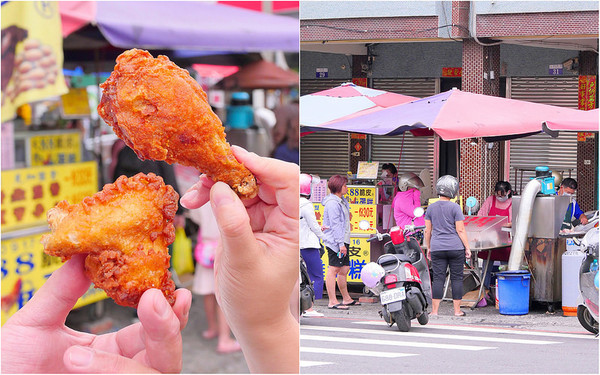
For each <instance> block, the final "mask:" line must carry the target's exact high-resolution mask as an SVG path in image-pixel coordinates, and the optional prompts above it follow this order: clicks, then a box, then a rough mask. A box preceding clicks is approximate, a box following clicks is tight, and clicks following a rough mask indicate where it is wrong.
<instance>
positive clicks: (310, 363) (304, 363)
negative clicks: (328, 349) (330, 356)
mask: <svg viewBox="0 0 600 375" xmlns="http://www.w3.org/2000/svg"><path fill="white" fill-rule="evenodd" d="M332 364H333V362H319V361H300V367H313V366H325V365H332Z"/></svg>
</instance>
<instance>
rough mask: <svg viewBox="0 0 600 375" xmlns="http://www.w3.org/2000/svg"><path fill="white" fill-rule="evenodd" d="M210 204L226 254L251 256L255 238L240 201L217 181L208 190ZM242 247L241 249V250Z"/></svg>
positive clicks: (246, 213) (227, 187)
mask: <svg viewBox="0 0 600 375" xmlns="http://www.w3.org/2000/svg"><path fill="white" fill-rule="evenodd" d="M210 204H211V207H212V211H213V213H214V215H215V219H216V220H217V225H218V227H219V231H220V232H221V241H222V244H223V250H224V252H225V253H226V254H230V253H235V255H236V257H234V258H233V259H236V258H237V259H239V258H238V257H237V256H238V255H240V256H243V257H253V256H254V254H250V253H251V252H252V250H253V249H255V247H254V246H250V245H251V244H253V243H254V242H256V239H255V237H254V233H252V227H251V226H250V218H249V217H248V212H247V211H246V207H244V204H243V203H242V201H241V200H240V199H239V198H238V196H237V195H236V194H235V193H234V192H233V191H232V190H231V188H229V186H227V185H226V184H224V183H222V182H217V183H216V184H215V185H214V186H213V187H212V188H211V190H210ZM242 249H243V251H241V250H242Z"/></svg>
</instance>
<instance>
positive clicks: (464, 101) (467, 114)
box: [309, 89, 599, 141]
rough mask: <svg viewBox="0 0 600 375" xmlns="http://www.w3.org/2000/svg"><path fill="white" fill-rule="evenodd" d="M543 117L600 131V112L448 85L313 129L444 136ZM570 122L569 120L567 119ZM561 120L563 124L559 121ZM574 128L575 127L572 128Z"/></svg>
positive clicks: (529, 123) (506, 130)
mask: <svg viewBox="0 0 600 375" xmlns="http://www.w3.org/2000/svg"><path fill="white" fill-rule="evenodd" d="M544 122H550V123H551V124H564V125H565V126H571V127H574V126H575V124H577V127H581V129H579V130H584V129H596V130H595V131H598V126H599V125H598V122H599V119H598V112H597V111H596V113H594V111H580V110H576V109H571V108H564V107H557V106H551V105H545V104H539V103H532V102H526V101H521V100H514V99H506V98H500V97H496V96H488V95H481V94H474V93H469V92H463V91H460V90H456V89H454V90H450V91H446V92H443V93H441V94H437V95H433V96H430V97H427V98H423V99H419V100H416V101H412V102H410V103H405V104H400V105H396V106H393V107H389V108H387V109H384V110H380V111H377V112H374V113H369V114H366V115H364V116H358V117H354V118H351V119H347V120H344V121H339V122H336V123H335V124H326V125H323V126H320V127H316V126H313V127H310V128H309V129H310V130H313V131H314V130H341V131H348V132H358V133H365V134H375V135H396V134H400V133H403V132H404V131H406V130H411V129H414V128H429V129H432V130H433V131H434V132H435V133H437V134H438V135H439V136H440V137H441V138H442V139H444V140H446V141H450V140H457V139H464V138H473V137H483V138H488V139H489V138H492V139H494V138H504V139H506V137H509V138H510V137H513V138H514V137H519V136H527V135H532V134H536V133H539V132H541V131H542V130H543V129H542V126H543V123H544ZM568 124H571V125H568ZM555 126H562V125H555ZM571 130H573V129H571Z"/></svg>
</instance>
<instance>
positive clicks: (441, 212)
mask: <svg viewBox="0 0 600 375" xmlns="http://www.w3.org/2000/svg"><path fill="white" fill-rule="evenodd" d="M435 188H436V191H437V194H438V195H439V197H440V199H439V200H438V201H437V202H434V203H432V204H431V205H429V207H428V208H427V212H426V213H425V246H427V249H428V251H427V258H428V259H429V260H430V261H431V265H432V268H433V288H432V289H433V293H432V294H433V300H432V308H431V315H438V309H439V307H440V302H441V301H442V298H443V296H444V280H445V279H446V269H447V268H448V267H450V280H451V282H452V303H453V306H454V315H456V316H464V315H465V313H464V312H463V311H461V309H460V303H461V300H462V295H463V268H464V264H465V259H468V258H470V257H471V249H470V248H469V242H468V240H467V233H466V231H465V223H464V220H465V216H464V215H463V213H462V210H461V208H460V206H459V205H458V204H456V203H454V202H451V201H450V200H451V199H453V198H455V197H456V195H457V194H458V180H457V179H456V178H455V177H453V176H450V175H446V176H442V177H440V178H439V179H438V181H437V183H436V185H435Z"/></svg>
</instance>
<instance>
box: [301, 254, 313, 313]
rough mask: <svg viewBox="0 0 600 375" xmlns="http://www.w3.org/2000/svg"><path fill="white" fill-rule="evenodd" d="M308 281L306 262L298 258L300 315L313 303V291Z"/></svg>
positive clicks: (310, 282) (311, 283) (311, 282)
mask: <svg viewBox="0 0 600 375" xmlns="http://www.w3.org/2000/svg"><path fill="white" fill-rule="evenodd" d="M313 284H314V283H313V281H311V280H310V276H309V275H308V269H307V268H306V262H305V261H304V259H303V258H302V256H300V315H302V314H304V312H306V310H308V309H310V308H311V307H312V306H313V305H314V303H315V289H314V285H313Z"/></svg>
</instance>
